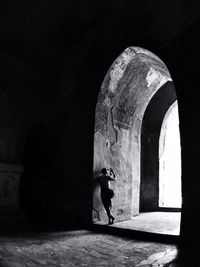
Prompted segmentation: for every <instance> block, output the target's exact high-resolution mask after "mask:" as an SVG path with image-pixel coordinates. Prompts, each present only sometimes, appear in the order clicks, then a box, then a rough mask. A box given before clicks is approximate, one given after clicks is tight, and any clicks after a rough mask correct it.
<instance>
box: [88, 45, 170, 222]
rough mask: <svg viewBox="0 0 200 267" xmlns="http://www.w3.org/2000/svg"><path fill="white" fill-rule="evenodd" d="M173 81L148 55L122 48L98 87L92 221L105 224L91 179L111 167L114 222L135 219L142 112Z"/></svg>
mask: <svg viewBox="0 0 200 267" xmlns="http://www.w3.org/2000/svg"><path fill="white" fill-rule="evenodd" d="M169 81H172V79H171V76H170V74H169V71H168V69H167V67H166V65H165V64H164V63H163V62H162V61H161V60H160V59H159V58H158V57H157V56H156V55H154V54H153V53H151V52H150V51H147V50H145V49H143V48H139V47H129V48H127V49H126V50H125V51H124V52H123V53H122V54H121V55H120V56H119V57H118V58H117V59H116V60H115V62H114V63H113V64H112V66H111V67H110V69H109V70H108V72H107V74H106V77H105V79H104V81H103V83H102V86H101V90H100V92H99V96H98V101H97V105H96V113H95V133H94V165H93V166H94V167H93V173H94V194H93V208H94V210H95V211H96V213H94V216H93V219H94V220H95V219H98V218H97V215H95V214H98V215H100V217H101V220H102V221H107V219H106V214H105V212H104V210H103V207H102V204H101V200H100V195H99V187H98V184H96V183H95V181H96V180H95V178H96V176H97V175H98V174H99V172H100V170H101V168H103V167H112V168H113V169H114V170H115V173H116V176H117V182H116V183H115V184H114V185H113V186H114V191H115V198H114V201H113V212H114V213H115V214H116V216H117V220H118V221H121V220H126V219H130V218H131V217H132V216H135V215H137V214H138V213H139V202H140V180H141V179H140V177H141V168H140V150H141V140H140V136H141V129H142V121H143V116H144V113H145V110H146V108H147V106H148V104H149V103H150V101H151V99H152V98H153V96H154V95H155V94H156V92H157V91H158V90H159V89H160V88H162V86H163V85H165V84H166V83H167V82H169Z"/></svg>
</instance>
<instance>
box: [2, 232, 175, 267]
mask: <svg viewBox="0 0 200 267" xmlns="http://www.w3.org/2000/svg"><path fill="white" fill-rule="evenodd" d="M176 255H177V247H176V245H172V244H166V243H158V242H151V241H139V240H134V239H132V238H125V237H119V236H113V235H109V234H103V233H95V232H93V231H90V230H84V229H82V230H70V231H49V232H48V231H46V232H34V231H31V232H26V231H25V232H21V233H14V232H13V233H9V232H7V233H4V234H3V233H1V234H0V267H23V266H24V267H25V266H27V267H40V266H47V267H68V266H91V267H92V266H94V267H95V266H113V267H114V266H116V267H120V266H133V267H134V266H136V267H139V266H143V267H150V266H154V267H158V266H160V267H161V266H165V264H168V263H169V262H171V261H172V260H173V259H175V258H176ZM167 266H168V265H167Z"/></svg>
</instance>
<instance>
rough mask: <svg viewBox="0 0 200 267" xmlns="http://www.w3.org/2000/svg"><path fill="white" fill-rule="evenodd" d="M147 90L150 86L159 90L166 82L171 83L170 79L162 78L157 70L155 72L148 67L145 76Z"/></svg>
mask: <svg viewBox="0 0 200 267" xmlns="http://www.w3.org/2000/svg"><path fill="white" fill-rule="evenodd" d="M146 81H147V88H148V89H149V88H151V87H152V86H153V87H155V85H156V87H157V88H160V87H161V86H163V85H164V84H165V83H166V82H167V81H172V79H171V78H170V77H167V76H164V75H163V74H161V73H160V72H159V71H158V70H155V69H154V68H152V67H150V69H149V71H148V73H147V76H146Z"/></svg>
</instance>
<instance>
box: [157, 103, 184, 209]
mask: <svg viewBox="0 0 200 267" xmlns="http://www.w3.org/2000/svg"><path fill="white" fill-rule="evenodd" d="M181 205H182V193H181V146H180V130H179V115H178V103H177V101H175V102H174V103H173V104H172V105H171V106H170V108H169V109H168V111H167V113H166V114H165V117H164V120H163V123H162V127H161V133H160V139H159V207H160V208H177V209H178V208H179V209H180V208H181Z"/></svg>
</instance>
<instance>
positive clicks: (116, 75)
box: [108, 48, 136, 93]
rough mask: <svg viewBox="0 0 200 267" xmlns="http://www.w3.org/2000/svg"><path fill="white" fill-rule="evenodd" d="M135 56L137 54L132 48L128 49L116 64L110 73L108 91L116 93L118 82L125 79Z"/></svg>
mask: <svg viewBox="0 0 200 267" xmlns="http://www.w3.org/2000/svg"><path fill="white" fill-rule="evenodd" d="M135 55H136V54H135V52H134V51H132V50H131V49H130V48H127V49H126V50H125V51H124V53H122V54H121V55H120V56H119V57H118V58H117V60H116V61H115V62H114V64H113V66H112V67H111V71H110V82H109V87H108V89H109V90H110V91H111V92H112V93H114V91H115V89H116V87H117V84H118V82H119V81H120V80H121V78H122V77H123V75H124V72H125V70H126V67H127V65H128V63H129V62H130V61H131V60H132V59H133V57H134V56H135Z"/></svg>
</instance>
